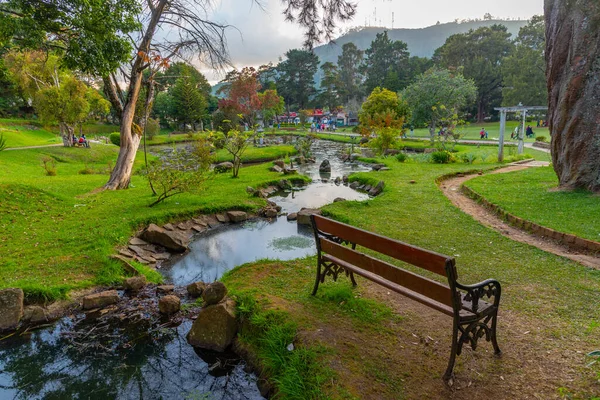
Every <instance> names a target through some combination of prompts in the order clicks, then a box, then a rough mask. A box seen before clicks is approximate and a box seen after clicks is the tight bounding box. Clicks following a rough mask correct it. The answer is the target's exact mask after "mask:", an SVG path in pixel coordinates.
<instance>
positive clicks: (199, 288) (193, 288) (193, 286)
mask: <svg viewBox="0 0 600 400" xmlns="http://www.w3.org/2000/svg"><path fill="white" fill-rule="evenodd" d="M186 289H187V292H188V294H189V295H190V296H191V297H193V298H197V297H200V296H202V293H203V292H204V289H206V283H204V282H202V281H198V282H194V283H190V284H189V285H187V287H186Z"/></svg>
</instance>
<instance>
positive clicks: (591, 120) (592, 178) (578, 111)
mask: <svg viewBox="0 0 600 400" xmlns="http://www.w3.org/2000/svg"><path fill="white" fill-rule="evenodd" d="M544 8H545V18H546V80H547V84H548V103H549V104H548V107H549V108H548V126H549V128H550V135H551V148H552V163H553V166H554V170H555V171H556V175H558V180H559V184H560V186H561V187H562V188H565V189H575V188H583V189H587V190H591V191H593V192H600V161H599V160H600V102H599V100H598V99H600V5H598V3H597V0H576V1H571V2H565V1H563V0H545V4H544Z"/></svg>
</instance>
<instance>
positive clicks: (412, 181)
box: [408, 180, 417, 183]
mask: <svg viewBox="0 0 600 400" xmlns="http://www.w3.org/2000/svg"><path fill="white" fill-rule="evenodd" d="M408 183H417V181H415V180H411V181H410V182H408Z"/></svg>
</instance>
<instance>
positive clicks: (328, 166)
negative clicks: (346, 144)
mask: <svg viewBox="0 0 600 400" xmlns="http://www.w3.org/2000/svg"><path fill="white" fill-rule="evenodd" d="M319 172H331V164H330V163H329V160H323V162H322V163H321V165H319Z"/></svg>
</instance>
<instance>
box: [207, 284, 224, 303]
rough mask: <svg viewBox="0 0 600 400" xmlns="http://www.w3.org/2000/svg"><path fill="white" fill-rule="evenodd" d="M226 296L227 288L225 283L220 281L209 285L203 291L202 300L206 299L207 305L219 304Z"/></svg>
mask: <svg viewBox="0 0 600 400" xmlns="http://www.w3.org/2000/svg"><path fill="white" fill-rule="evenodd" d="M225 296H227V288H226V287H225V285H224V284H223V283H221V282H218V281H217V282H213V283H211V284H210V285H208V286H207V287H206V289H204V291H203V292H202V300H204V304H206V305H212V304H217V303H218V302H220V301H221V300H223V298H225Z"/></svg>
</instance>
